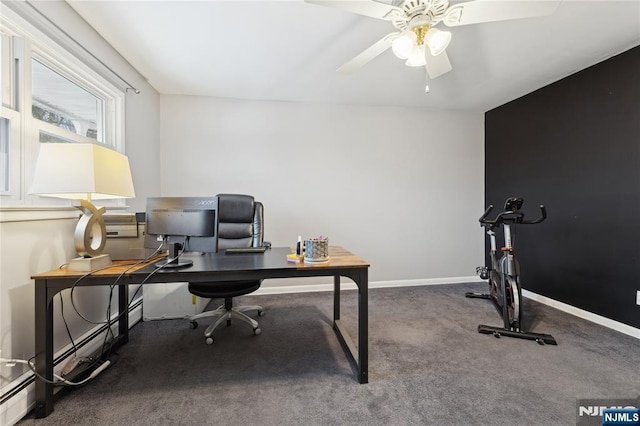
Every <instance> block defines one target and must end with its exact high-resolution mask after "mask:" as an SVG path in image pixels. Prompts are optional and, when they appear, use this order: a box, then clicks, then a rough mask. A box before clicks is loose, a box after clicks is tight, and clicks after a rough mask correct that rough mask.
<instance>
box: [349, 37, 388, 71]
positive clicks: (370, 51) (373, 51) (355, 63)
mask: <svg viewBox="0 0 640 426" xmlns="http://www.w3.org/2000/svg"><path fill="white" fill-rule="evenodd" d="M399 34H400V33H398V32H395V33H391V34H387V35H386V36H384V37H383V38H381V39H380V40H378V41H377V42H375V43H374V44H373V45H371V46H369V47H368V48H367V49H365V50H364V51H363V52H362V53H360V54H359V55H356V57H354V58H353V59H351V60H350V61H349V62H347V63H346V64H344V65H343V66H341V67H340V68H338V72H340V73H343V74H346V73H349V72H351V71H355V70H357V69H358V68H360V67H362V66H363V65H364V64H366V63H367V62H369V61H371V60H372V59H373V58H375V57H376V56H378V55H379V54H381V53H382V52H384V51H385V50H387V49H388V48H390V47H391V42H392V41H393V39H394V38H395V37H396V36H397V35H399Z"/></svg>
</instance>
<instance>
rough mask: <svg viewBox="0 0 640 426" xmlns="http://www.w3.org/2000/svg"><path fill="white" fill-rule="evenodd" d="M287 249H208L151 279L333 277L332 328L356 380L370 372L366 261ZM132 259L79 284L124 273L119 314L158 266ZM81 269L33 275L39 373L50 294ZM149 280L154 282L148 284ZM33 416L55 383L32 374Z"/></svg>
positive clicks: (44, 364) (44, 372)
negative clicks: (303, 259)
mask: <svg viewBox="0 0 640 426" xmlns="http://www.w3.org/2000/svg"><path fill="white" fill-rule="evenodd" d="M289 252H290V250H289V248H282V247H274V248H272V249H270V250H267V251H266V252H265V253H264V254H263V253H243V254H224V253H209V254H205V255H202V256H197V257H195V256H194V257H190V259H193V260H194V264H193V266H191V267H189V268H185V269H180V270H174V271H170V270H163V271H162V272H158V273H155V274H154V275H153V277H152V278H151V279H150V281H153V283H167V282H184V281H188V282H215V281H233V280H258V279H268V278H293V277H318V276H333V283H334V293H333V329H334V330H335V332H336V335H337V336H338V340H339V341H340V342H341V344H342V346H343V348H344V349H345V352H346V354H347V356H348V358H349V360H350V361H351V363H352V365H353V366H354V368H355V370H356V377H357V379H358V381H359V382H360V383H367V382H368V377H367V372H368V356H369V355H368V348H367V341H368V287H369V281H368V271H369V264H368V263H367V262H365V261H364V260H362V259H360V258H358V257H357V256H355V255H354V254H352V253H350V252H349V251H347V250H345V249H344V248H342V247H329V261H328V262H327V263H322V264H305V263H297V264H296V263H291V262H287V260H286V255H287V254H288V253H289ZM130 263H131V262H128V263H127V262H123V261H120V262H114V265H113V266H112V267H111V268H108V269H105V270H102V271H98V272H96V273H94V274H91V275H89V276H88V277H86V278H84V279H83V280H82V281H80V282H79V283H78V284H77V285H78V286H100V285H112V284H113V282H114V280H115V279H116V278H117V277H118V276H119V275H120V274H121V273H123V272H125V271H126V272H125V274H124V275H123V276H122V278H121V279H120V281H119V284H118V287H119V288H118V307H119V311H118V312H119V313H123V312H126V311H127V308H128V306H127V304H128V285H129V284H140V283H142V282H145V284H146V281H145V279H146V278H147V277H148V275H149V273H151V272H153V271H154V270H155V269H156V268H155V267H154V266H153V263H148V264H144V265H140V266H137V267H135V268H131V270H128V271H127V268H130V266H129V265H130ZM82 275H83V273H82V272H69V271H67V270H65V269H55V270H53V271H50V272H45V273H41V274H37V275H34V276H33V277H31V278H32V279H34V280H35V350H36V356H35V367H36V371H37V372H38V374H39V375H40V376H42V377H45V378H47V379H48V380H53V297H54V296H55V295H56V294H57V293H58V292H60V291H61V290H63V289H65V288H71V287H72V286H73V284H74V283H75V282H76V281H77V279H78V278H79V277H81V276H82ZM340 277H346V278H350V279H351V280H353V282H354V283H355V284H356V285H357V287H358V336H357V346H356V345H355V343H354V341H353V339H352V338H351V336H350V335H349V333H348V332H347V330H346V329H345V328H344V326H343V324H342V323H341V321H340ZM150 285H153V284H152V283H150ZM118 333H119V336H118V337H119V340H120V344H124V343H126V342H127V341H128V340H129V316H128V315H127V314H124V315H121V316H120V317H119V320H118ZM35 384H36V406H35V415H36V417H38V418H40V417H46V416H48V415H49V414H50V413H51V412H52V411H53V385H52V384H50V383H46V382H45V381H44V380H41V379H39V378H37V377H36V383H35Z"/></svg>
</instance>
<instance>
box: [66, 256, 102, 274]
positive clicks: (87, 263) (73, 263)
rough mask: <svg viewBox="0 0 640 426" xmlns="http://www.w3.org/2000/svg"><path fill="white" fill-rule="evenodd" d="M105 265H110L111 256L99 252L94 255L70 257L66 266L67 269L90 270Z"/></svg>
mask: <svg viewBox="0 0 640 426" xmlns="http://www.w3.org/2000/svg"><path fill="white" fill-rule="evenodd" d="M107 266H111V256H109V255H108V254H99V255H98V256H95V257H76V258H75V259H71V260H70V261H69V265H68V266H67V271H77V272H91V271H95V270H96V269H100V268H106V267H107Z"/></svg>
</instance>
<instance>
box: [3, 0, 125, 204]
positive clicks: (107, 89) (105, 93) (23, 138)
mask: <svg viewBox="0 0 640 426" xmlns="http://www.w3.org/2000/svg"><path fill="white" fill-rule="evenodd" d="M0 35H2V40H1V41H2V43H3V45H2V56H3V58H2V59H3V61H2V64H3V65H2V70H1V71H2V73H1V75H2V78H0V84H1V85H2V87H1V88H0V90H2V95H3V96H2V99H3V103H5V96H9V99H10V102H7V104H9V103H10V105H2V106H0V117H3V118H7V119H9V120H10V121H11V142H10V162H9V170H10V179H9V191H7V192H0V211H1V210H3V209H6V208H9V209H15V208H16V207H24V208H25V209H27V210H28V209H30V208H34V209H41V208H42V206H70V202H69V201H66V200H58V199H54V198H48V197H39V196H37V195H32V194H29V193H28V191H29V187H30V185H31V179H32V176H33V171H34V166H35V161H36V159H37V154H38V149H39V145H40V142H39V135H40V131H44V132H46V133H49V134H52V135H53V136H56V137H60V138H63V139H66V140H72V141H76V142H89V143H98V144H100V145H104V146H107V147H109V148H111V149H114V150H116V151H118V152H122V153H124V151H125V143H124V139H125V137H124V119H125V111H124V105H125V90H124V89H123V88H119V87H117V86H115V85H114V84H112V83H111V82H109V81H108V80H107V79H105V78H104V77H102V76H101V75H100V74H99V73H98V72H96V71H95V70H94V69H92V68H91V67H90V66H88V65H87V64H85V63H84V62H82V61H81V60H80V59H78V58H77V57H76V56H74V55H73V54H71V53H70V51H72V49H71V48H70V46H62V45H60V44H59V43H56V42H54V41H53V40H52V39H50V38H49V37H47V36H46V35H45V34H44V33H42V32H41V31H40V30H38V29H37V28H36V27H35V26H34V25H32V24H30V23H28V22H27V21H26V20H24V19H23V18H22V17H20V16H19V15H17V14H16V13H14V12H13V11H11V10H9V9H8V8H3V13H2V15H1V16H0ZM7 46H11V51H10V52H9V51H7V49H8V47H7ZM8 55H11V58H10V65H7V64H6V63H7V58H8ZM32 58H33V59H36V60H37V61H39V62H41V63H43V64H44V65H46V66H47V67H49V68H51V69H53V70H54V71H55V72H57V73H59V74H61V75H62V76H64V77H65V78H67V79H69V80H70V81H71V82H73V83H75V84H77V85H78V86H80V87H82V88H83V89H85V90H86V91H88V92H89V93H91V94H93V95H94V96H96V97H98V98H99V99H102V100H103V120H102V121H103V123H102V125H103V126H104V127H103V130H104V133H103V135H104V136H103V141H102V142H98V141H96V140H95V139H91V138H88V137H85V136H82V135H78V134H75V133H72V132H69V131H67V130H65V129H61V128H59V127H57V126H54V125H52V124H50V123H46V122H44V121H41V120H38V119H37V118H34V117H33V115H32V111H31V107H32V97H31V95H32V93H31V79H32V74H31V61H32ZM16 60H17V64H18V65H17V66H13V64H14V63H15V61H16ZM0 191H1V188H0ZM101 204H103V205H107V206H114V207H117V206H124V201H123V200H105V202H104V203H101ZM70 208H71V207H70Z"/></svg>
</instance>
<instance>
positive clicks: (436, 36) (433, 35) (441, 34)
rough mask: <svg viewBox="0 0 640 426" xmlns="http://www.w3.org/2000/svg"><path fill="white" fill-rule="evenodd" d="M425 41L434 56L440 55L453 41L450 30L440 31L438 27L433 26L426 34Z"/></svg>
mask: <svg viewBox="0 0 640 426" xmlns="http://www.w3.org/2000/svg"><path fill="white" fill-rule="evenodd" d="M424 41H425V43H427V45H428V46H429V50H430V51H431V54H432V55H433V56H438V55H439V54H441V53H442V52H444V51H445V49H446V48H447V46H449V43H450V42H451V33H450V32H449V31H440V30H439V29H437V28H431V29H430V30H429V31H427V34H425V36H424Z"/></svg>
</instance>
